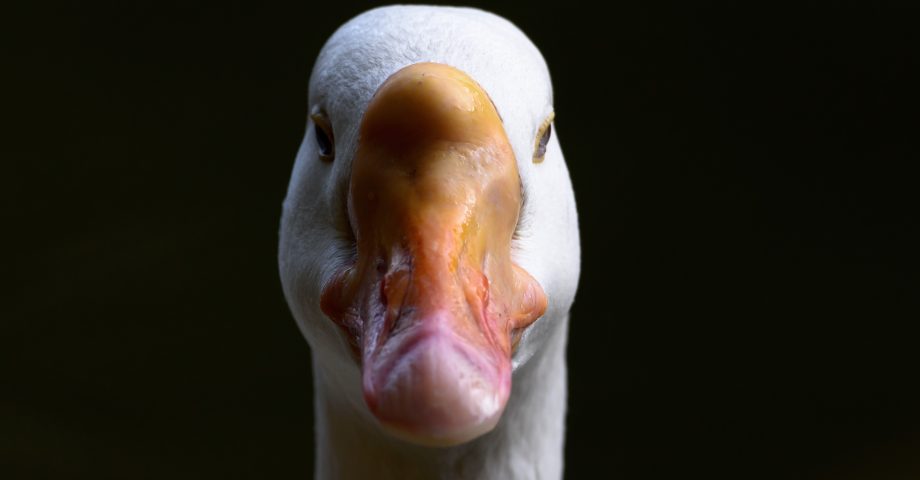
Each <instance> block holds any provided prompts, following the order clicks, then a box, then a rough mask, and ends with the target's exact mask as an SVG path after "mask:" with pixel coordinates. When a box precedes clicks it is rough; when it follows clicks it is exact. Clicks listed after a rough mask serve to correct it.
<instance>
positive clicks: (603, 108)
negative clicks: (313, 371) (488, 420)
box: [0, 1, 920, 479]
mask: <svg viewBox="0 0 920 480" xmlns="http://www.w3.org/2000/svg"><path fill="white" fill-rule="evenodd" d="M866 3H867V4H869V3H870V2H866ZM371 5H372V4H371V3H370V2H366V3H361V2H344V1H332V2H322V3H313V2H306V1H304V2H291V3H285V4H271V3H267V2H265V3H254V4H252V5H240V4H236V3H231V2H223V3H220V4H215V5H211V6H202V5H193V4H192V3H189V2H181V3H175V4H164V3H158V4H147V5H142V4H134V5H128V4H127V3H126V2H120V3H116V2H113V3H111V4H96V5H92V6H91V5H89V4H86V3H82V2H73V3H70V4H66V3H62V4H58V5H54V6H51V5H48V6H40V5H38V4H36V5H34V7H35V8H33V9H32V10H31V11H30V12H20V13H23V14H24V15H22V16H19V15H12V16H5V19H4V20H3V23H4V24H6V25H5V27H4V31H5V33H4V35H8V34H9V33H11V32H12V33H13V35H12V36H10V37H9V38H7V39H5V40H4V42H3V43H4V46H3V47H2V48H3V50H4V55H3V57H4V60H3V64H4V66H3V70H2V77H3V80H2V81H3V83H4V85H5V86H4V87H3V92H4V95H3V96H4V100H3V103H4V107H3V110H4V116H5V117H6V118H7V121H8V122H10V126H9V127H6V128H4V133H5V134H6V135H5V136H7V138H6V139H4V141H3V145H2V148H3V152H4V153H3V171H4V172H5V173H4V174H3V175H2V176H0V185H2V191H3V196H4V199H3V202H2V205H0V208H2V210H0V212H2V214H3V217H2V219H3V225H4V230H3V235H2V237H3V253H4V257H5V258H6V259H5V260H4V261H3V262H4V264H5V265H4V267H3V272H4V275H3V277H5V278H4V284H5V286H4V287H3V301H2V305H0V315H2V321H0V329H2V330H0V342H2V345H0V346H2V350H0V375H2V376H0V477H3V478H10V479H12V478H171V479H173V478H302V477H307V476H309V474H310V472H312V465H313V460H312V435H313V434H312V427H311V419H312V410H311V408H312V407H311V405H312V403H311V402H312V398H311V380H310V364H309V353H308V350H307V346H306V342H305V341H304V340H303V339H302V337H301V335H300V333H299V332H298V330H297V329H296V327H295V323H294V321H293V320H292V318H291V316H290V314H289V312H288V311H287V307H286V305H285V303H284V299H283V297H282V294H281V289H280V283H279V280H278V275H277V270H276V260H275V258H276V257H275V256H276V243H277V229H278V220H279V215H280V208H281V201H282V199H283V197H284V194H285V189H286V185H287V178H288V175H289V172H290V168H291V166H292V163H293V159H294V154H295V152H296V150H297V147H298V145H299V142H300V138H301V136H302V134H303V128H304V125H305V118H306V114H307V105H306V86H307V80H308V76H309V72H310V68H311V66H312V62H313V59H314V58H315V55H316V54H317V53H318V51H319V49H320V47H321V46H322V43H323V42H324V41H325V39H326V38H328V36H329V35H330V34H331V33H332V32H333V31H334V29H335V28H336V27H337V26H338V25H340V24H341V23H342V22H344V21H346V20H347V19H348V18H350V17H351V16H353V15H355V14H357V13H360V12H361V11H363V10H365V9H367V8H368V7H370V6H371ZM483 6H484V7H486V8H487V9H490V10H492V11H495V12H496V13H499V14H501V15H503V16H505V17H507V18H509V19H510V20H512V21H513V22H514V23H516V24H517V25H518V26H519V27H521V28H522V29H523V30H524V31H525V32H526V33H527V34H528V35H529V36H530V37H531V38H532V39H533V40H534V42H535V43H536V44H537V45H538V46H539V48H540V49H541V50H542V51H543V53H544V55H545V57H546V59H547V62H548V64H549V66H550V70H551V72H552V74H553V80H554V85H555V90H556V100H557V101H556V113H557V122H556V127H557V131H558V133H559V135H560V139H561V142H562V145H563V149H564V151H565V154H566V158H567V160H568V163H569V168H570V170H571V173H572V177H573V181H574V184H575V191H576V196H577V199H578V202H579V210H580V215H581V229H582V230H581V234H582V244H583V273H582V277H581V287H580V290H579V294H578V298H577V300H576V304H575V307H574V311H573V314H572V328H571V335H570V345H569V360H570V369H569V370H570V401H569V403H570V409H569V414H568V427H569V428H568V434H567V435H568V436H567V443H566V460H567V471H568V475H567V478H598V477H603V478H608V477H609V478H624V479H637V478H675V477H676V478H687V477H690V476H695V475H698V474H703V475H706V476H707V477H708V478H713V477H729V478H808V479H811V478H816V479H817V478H822V479H823V478H827V479H831V478H833V479H850V478H852V479H857V478H859V479H863V478H865V479H889V478H890V479H895V478H898V479H902V478H920V395H918V394H917V388H916V386H917V385H916V384H917V382H918V377H920V374H918V368H917V367H918V366H920V349H918V339H920V336H918V335H917V333H918V331H917V330H918V329H917V328H916V327H915V326H914V324H915V323H916V322H917V321H918V319H920V315H918V313H920V308H918V303H920V301H918V291H917V286H918V281H917V280H918V278H917V266H918V265H917V262H916V261H915V259H914V258H913V252H914V250H915V249H916V248H917V245H918V223H920V222H918V219H917V211H916V209H915V208H914V206H913V205H912V204H913V203H916V201H917V197H918V195H917V193H916V188H917V187H916V184H917V177H916V176H915V175H913V174H912V173H911V171H910V167H911V166H912V164H913V163H916V162H917V161H918V155H917V153H918V148H917V145H918V141H917V132H918V128H917V127H918V123H920V122H918V121H917V106H918V104H917V102H916V93H915V91H916V89H917V88H918V84H920V82H918V80H920V79H918V76H917V75H916V67H917V63H918V56H917V53H916V52H917V49H916V45H920V39H918V38H917V37H918V32H917V24H918V22H917V19H918V16H917V15H916V13H917V12H915V11H909V10H879V9H876V8H870V7H864V8H855V7H847V8H844V7H840V6H835V7H833V8H828V7H821V8H819V7H816V6H810V7H807V8H806V7H799V8H796V9H784V10H756V11H755V10H752V9H745V10H743V11H742V10H733V9H725V8H718V9H717V8H709V9H695V10H675V9H667V10H664V9H657V8H652V7H651V6H648V5H645V2H613V4H611V5H608V6H606V7H604V11H601V10H597V8H599V7H588V6H587V5H578V4H575V3H574V2H565V1H563V2H556V3H545V4H539V5H538V4H536V3H532V2H521V3H520V4H519V5H518V6H512V5H510V4H495V5H483Z"/></svg>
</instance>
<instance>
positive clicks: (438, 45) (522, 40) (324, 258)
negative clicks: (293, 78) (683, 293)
mask: <svg viewBox="0 0 920 480" xmlns="http://www.w3.org/2000/svg"><path fill="white" fill-rule="evenodd" d="M456 29H459V30H458V32H454V33H456V34H455V35H451V32H450V30H456ZM508 58H516V60H515V62H516V64H517V68H515V67H514V66H512V67H510V68H509V67H508V66H507V65H503V60H506V59H508ZM516 70H520V71H516ZM520 74H525V75H526V76H518V75H520ZM521 87H524V88H523V89H522V88H521ZM550 97H551V90H550V88H549V79H548V74H547V73H546V67H545V64H544V63H543V60H542V58H541V57H540V56H539V52H537V51H536V49H535V48H534V47H533V46H532V44H530V42H529V40H527V39H526V37H524V36H523V35H522V34H521V33H520V32H519V31H518V30H517V29H516V28H514V27H513V26H512V25H510V24H509V23H507V22H506V21H504V20H502V19H500V18H498V17H495V16H493V15H490V14H486V13H484V12H480V11H476V10H469V9H453V8H433V7H389V8H384V9H377V10H372V11H371V12H368V13H365V14H363V15H361V16H359V17H357V18H356V19H354V20H352V21H351V22H349V23H348V24H346V25H345V26H343V27H342V28H341V29H340V30H339V31H338V32H336V34H335V35H333V37H332V39H330V41H329V42H328V43H327V45H326V46H325V47H324V49H323V51H322V52H321V54H320V57H319V59H318V60H317V64H316V66H315V67H314V72H313V76H312V78H311V94H310V102H311V109H312V110H311V111H312V112H314V116H313V120H312V121H311V123H310V124H309V125H308V132H307V135H306V137H305V139H304V142H303V144H302V145H301V149H300V152H299V153H298V158H297V161H296V163H295V167H294V172H293V174H292V178H291V184H290V186H289V189H288V196H287V198H286V199H285V205H284V212H283V215H282V228H281V243H280V249H279V264H280V270H281V278H282V283H283V286H284V290H285V295H286V297H287V299H288V303H289V305H290V306H291V309H292V312H293V313H294V316H295V318H296V319H297V321H298V324H299V325H300V327H301V330H302V332H303V333H304V335H305V337H306V338H307V340H308V342H309V343H310V345H311V347H312V348H313V350H314V362H316V365H315V369H314V371H317V372H319V373H318V374H321V375H322V376H323V377H324V379H325V382H326V383H327V384H329V388H331V389H333V390H337V391H338V395H337V398H338V399H339V400H340V401H343V402H351V403H352V405H353V406H354V407H356V410H357V411H359V412H362V414H365V415H367V416H368V417H369V419H372V421H374V422H376V423H377V424H379V425H381V426H382V427H383V428H384V429H385V430H386V431H388V432H390V433H392V434H394V435H396V436H398V437H401V438H404V439H408V440H410V441H412V442H416V443H420V444H426V445H453V444H457V443H461V442H465V441H468V440H470V439H472V438H475V437H477V436H479V435H481V434H483V433H485V432H487V431H489V430H490V429H492V428H493V427H494V426H495V425H496V423H497V422H498V421H499V419H500V416H501V414H502V411H503V409H504V407H505V405H506V403H507V401H508V398H509V393H510V389H511V383H512V382H511V380H512V371H513V369H514V367H517V366H519V365H521V364H522V363H524V362H526V360H527V358H529V356H530V355H532V354H533V353H534V352H535V351H537V350H538V349H539V348H540V345H541V344H542V341H543V339H544V338H545V337H546V336H547V334H548V332H551V331H552V330H553V329H554V328H557V327H558V325H559V324H560V323H562V318H563V317H564V315H565V314H566V312H567V311H568V309H569V307H570V305H571V302H572V297H573V296H574V290H575V284H576V283H577V275H578V254H579V253H578V237H577V220H576V215H575V209H574V199H573V196H572V193H571V186H570V184H569V180H568V173H567V171H566V169H565V164H564V161H563V159H562V155H561V151H560V150H559V146H558V143H557V142H556V140H555V138H554V137H551V136H548V135H547V132H546V129H547V127H548V120H547V118H548V117H549V115H551V113H552V109H551V101H549V100H550ZM535 150H536V151H535ZM544 150H545V153H544ZM541 209H542V210H541ZM541 316H542V318H543V320H541V321H537V320H538V318H541Z"/></svg>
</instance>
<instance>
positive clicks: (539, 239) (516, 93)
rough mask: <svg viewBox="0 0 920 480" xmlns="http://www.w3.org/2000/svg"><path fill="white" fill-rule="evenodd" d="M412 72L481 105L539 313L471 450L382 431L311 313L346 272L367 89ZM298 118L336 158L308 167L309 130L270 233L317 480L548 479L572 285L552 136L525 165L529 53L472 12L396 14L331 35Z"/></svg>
mask: <svg viewBox="0 0 920 480" xmlns="http://www.w3.org/2000/svg"><path fill="white" fill-rule="evenodd" d="M419 62H435V63H439V64H446V65H450V66H452V67H455V68H457V69H459V70H461V71H463V72H466V73H467V74H468V75H469V76H470V77H472V78H473V79H475V80H476V81H477V82H478V83H479V85H481V86H482V88H483V89H484V90H485V91H486V92H488V95H489V96H490V98H491V99H492V101H493V102H494V105H495V108H496V109H497V111H498V113H499V114H500V116H501V120H502V124H503V126H504V129H505V133H506V134H507V138H508V140H509V141H510V144H511V147H512V149H513V152H514V155H515V157H516V161H517V168H518V172H519V174H520V179H521V184H522V188H523V192H524V197H525V202H524V204H523V208H522V211H521V216H520V224H519V226H518V230H517V233H516V235H515V239H514V241H513V249H512V256H513V259H514V261H515V263H517V264H518V265H519V266H520V267H522V268H524V269H525V270H526V271H527V272H529V273H530V275H532V276H533V278H535V279H536V280H537V281H538V282H539V284H540V286H541V287H542V288H543V291H544V292H545V294H546V298H547V301H548V305H547V309H546V311H545V314H544V315H543V316H542V317H540V318H539V319H538V320H537V321H536V322H535V323H533V324H532V325H531V326H530V327H528V328H527V330H526V331H525V332H524V334H523V337H522V339H521V341H520V343H519V345H518V348H517V349H516V350H515V351H514V353H513V357H512V365H513V376H512V391H511V396H510V399H509V400H508V403H507V406H506V408H505V411H504V414H503V416H502V418H501V420H500V422H499V423H498V425H497V426H496V427H495V429H494V430H492V431H491V432H489V433H486V434H484V435H482V436H480V437H478V438H475V439H473V440H472V441H470V442H467V443H463V444H460V445H456V446H452V447H427V446H420V445H415V444H412V443H409V442H405V441H403V440H398V439H396V438H394V437H392V436H390V435H389V434H387V433H386V432H384V431H382V430H381V429H380V428H379V426H378V424H377V421H376V419H375V417H374V415H373V414H372V413H371V412H370V411H369V410H368V407H367V405H366V404H365V402H364V400H363V398H362V384H361V378H362V377H361V365H359V363H358V362H356V361H355V358H354V355H353V354H352V352H351V347H350V346H349V342H348V339H347V338H346V337H345V335H344V333H343V331H342V330H341V329H340V328H338V327H337V326H336V325H334V324H333V323H332V322H331V321H330V320H329V318H328V317H327V316H326V315H324V314H323V312H322V311H321V309H320V298H321V295H322V290H323V287H324V286H325V285H327V283H328V282H330V280H331V279H332V277H333V276H334V275H335V274H336V272H338V271H340V270H341V269H342V268H345V267H346V266H347V265H348V264H349V262H353V258H354V255H355V245H354V240H353V239H352V238H349V236H348V235H346V234H343V228H342V225H343V223H344V224H345V225H347V223H348V218H349V212H348V206H347V202H346V201H345V200H344V199H345V198H346V196H347V193H348V188H349V178H350V177H349V176H350V174H351V165H352V160H353V158H354V155H355V152H356V150H357V147H358V143H359V135H358V132H359V126H360V124H361V121H362V117H363V116H364V112H365V110H366V108H367V105H368V103H369V101H370V100H371V98H372V97H373V95H374V93H375V92H376V91H377V89H378V87H380V85H381V84H382V83H383V82H384V81H385V80H386V79H387V78H388V77H390V75H392V74H393V73H394V72H397V71H398V70H400V69H402V68H403V67H406V66H408V65H412V64H416V63H419ZM309 108H310V109H311V110H313V109H317V108H321V109H322V110H323V111H325V112H326V114H327V115H328V119H329V121H330V123H331V127H332V130H333V131H334V132H335V136H334V142H335V159H334V161H332V162H323V161H320V160H319V158H318V157H319V155H318V151H317V149H318V146H317V141H316V139H315V138H314V135H313V125H312V123H311V124H310V125H308V129H307V135H306V136H305V138H304V141H303V143H302V145H301V147H300V150H299V152H298V154H297V159H296V163H295V165H294V169H293V172H292V175H291V181H290V185H289V187H288V194H287V198H286V199H285V202H284V209H283V216H282V222H281V232H280V245H279V267H280V274H281V280H282V284H283V287H284V293H285V296H286V298H287V301H288V304H289V305H290V308H291V310H292V312H293V314H294V317H295V318H296V320H297V323H298V325H299V327H300V329H301V331H302V332H303V334H304V336H305V337H306V339H307V340H308V342H309V344H310V346H311V348H312V353H313V371H314V386H315V395H316V396H315V415H316V443H317V451H316V476H317V478H361V479H366V478H376V479H385V478H399V479H407V478H475V479H488V478H496V479H512V478H560V477H561V475H562V446H563V440H564V416H565V401H566V374H565V368H566V367H565V342H566V334H567V324H568V311H569V309H570V307H571V304H572V301H573V299H574V295H575V290H576V286H577V282H578V275H579V257H580V251H579V238H578V223H577V214H576V210H575V200H574V195H573V192H572V188H571V183H570V180H569V174H568V170H567V168H566V165H565V161H564V159H563V156H562V151H561V150H560V147H559V143H558V141H557V138H556V135H555V133H554V134H553V135H552V137H551V138H550V140H549V143H548V146H547V150H546V157H545V160H544V161H543V162H541V163H534V162H532V158H533V152H534V144H535V136H536V135H537V133H538V131H539V129H540V127H541V125H542V124H543V122H544V120H545V119H546V118H547V117H548V116H549V115H550V114H551V113H552V111H553V106H552V87H551V84H550V78H549V73H548V71H547V68H546V65H545V62H544V60H543V58H542V56H541V55H540V53H539V51H538V50H537V48H536V47H535V46H534V45H533V44H532V43H531V42H530V40H529V39H527V37H526V36H525V35H524V34H523V33H521V32H520V31H519V30H518V29H517V28H516V27H515V26H514V25H512V24H511V23H509V22H508V21H506V20H504V19H502V18H500V17H498V16H495V15H492V14H489V13H486V12H482V11H479V10H474V9H465V8H448V7H421V6H398V7H386V8H379V9H375V10H371V11H369V12H366V13H364V14H362V15H360V16H358V17H356V18H354V19H352V20H351V21H349V22H348V23H346V24H345V25H343V26H342V27H341V28H340V29H339V30H338V31H336V32H335V34H334V35H333V36H332V37H331V38H330V39H329V41H328V42H327V43H326V45H325V46H324V47H323V49H322V51H321V52H320V54H319V57H318V59H317V60H316V64H315V66H314V68H313V73H312V76H311V79H310V94H309Z"/></svg>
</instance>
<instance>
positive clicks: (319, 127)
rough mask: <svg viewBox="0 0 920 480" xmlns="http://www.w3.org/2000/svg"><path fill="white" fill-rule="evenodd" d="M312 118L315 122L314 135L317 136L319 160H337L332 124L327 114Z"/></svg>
mask: <svg viewBox="0 0 920 480" xmlns="http://www.w3.org/2000/svg"><path fill="white" fill-rule="evenodd" d="M310 118H311V119H312V120H313V133H314V134H315V136H316V146H317V149H318V151H319V158H320V160H323V161H326V162H331V161H332V159H333V158H335V137H334V136H333V135H332V124H331V123H330V122H329V118H328V117H327V116H326V113H325V112H317V113H314V114H313V115H311V116H310Z"/></svg>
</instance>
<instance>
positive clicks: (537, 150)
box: [533, 112, 556, 163]
mask: <svg viewBox="0 0 920 480" xmlns="http://www.w3.org/2000/svg"><path fill="white" fill-rule="evenodd" d="M555 118H556V113H555V112H553V113H550V114H549V116H548V117H546V120H543V123H542V124H541V125H540V129H539V130H537V138H536V139H535V140H534V147H533V163H543V160H544V159H545V157H546V147H547V145H548V144H549V139H550V137H552V135H553V120H554V119H555Z"/></svg>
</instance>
